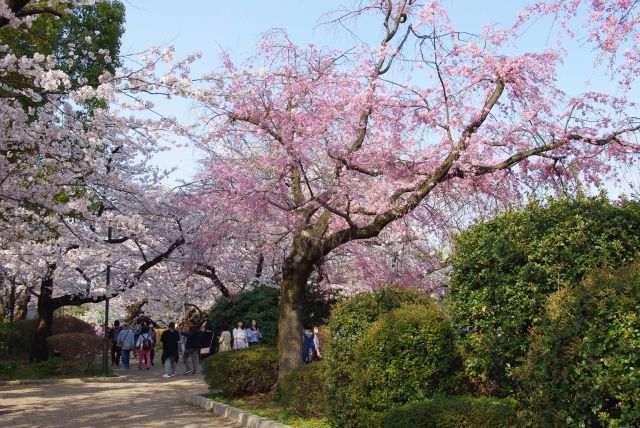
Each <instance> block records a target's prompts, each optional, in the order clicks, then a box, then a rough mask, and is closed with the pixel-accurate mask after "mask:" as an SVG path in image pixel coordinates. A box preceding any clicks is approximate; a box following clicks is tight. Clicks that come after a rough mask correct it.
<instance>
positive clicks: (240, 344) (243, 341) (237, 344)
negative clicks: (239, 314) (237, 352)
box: [233, 320, 249, 349]
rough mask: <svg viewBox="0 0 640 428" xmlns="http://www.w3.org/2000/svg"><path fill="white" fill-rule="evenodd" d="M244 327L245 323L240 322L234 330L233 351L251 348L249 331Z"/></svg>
mask: <svg viewBox="0 0 640 428" xmlns="http://www.w3.org/2000/svg"><path fill="white" fill-rule="evenodd" d="M243 326H244V322H243V321H242V320H238V324H237V327H236V328H234V329H233V349H244V348H247V347H248V346H249V342H248V339H247V330H245V329H244V328H243Z"/></svg>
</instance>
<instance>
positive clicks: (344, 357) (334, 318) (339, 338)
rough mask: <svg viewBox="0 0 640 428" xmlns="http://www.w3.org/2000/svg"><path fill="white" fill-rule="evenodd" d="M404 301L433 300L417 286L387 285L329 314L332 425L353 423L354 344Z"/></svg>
mask: <svg viewBox="0 0 640 428" xmlns="http://www.w3.org/2000/svg"><path fill="white" fill-rule="evenodd" d="M404 303H415V304H425V305H430V304H432V299H431V298H430V297H429V296H428V295H426V294H425V293H422V292H420V291H418V290H414V289H407V288H400V287H386V288H383V289H381V290H378V291H376V292H374V293H363V294H359V295H357V296H354V297H352V298H350V299H347V300H343V301H341V302H339V303H338V304H337V305H336V306H335V307H334V309H333V311H332V314H331V317H330V318H329V329H330V332H331V334H330V342H329V346H328V347H327V349H325V350H326V351H327V352H326V354H324V355H325V358H326V360H327V364H328V365H327V400H328V410H329V417H330V419H331V420H332V423H333V424H334V425H335V426H340V427H343V426H344V427H352V426H355V423H356V422H354V421H355V418H356V413H357V408H355V407H354V406H353V403H354V402H356V400H357V399H358V396H359V393H358V391H357V390H356V389H355V388H354V386H355V374H356V372H357V370H358V369H357V363H356V344H357V342H358V341H359V340H360V339H362V338H363V337H364V336H365V334H366V332H367V330H368V329H369V327H370V326H371V324H373V323H374V322H375V321H376V320H378V318H379V317H380V316H381V315H383V314H385V313H387V312H389V311H391V310H393V309H396V308H398V307H400V306H401V305H402V304H404Z"/></svg>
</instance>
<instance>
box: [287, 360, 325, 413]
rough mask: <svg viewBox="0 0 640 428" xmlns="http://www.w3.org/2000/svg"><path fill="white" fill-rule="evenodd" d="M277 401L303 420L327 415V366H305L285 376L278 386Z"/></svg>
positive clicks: (319, 363)
mask: <svg viewBox="0 0 640 428" xmlns="http://www.w3.org/2000/svg"><path fill="white" fill-rule="evenodd" d="M274 399H275V401H276V402H277V403H278V404H280V405H281V406H283V407H285V408H286V409H287V410H289V411H291V412H293V413H295V414H296V415H298V416H300V417H303V418H309V417H311V418H313V417H324V416H326V415H327V402H326V400H327V365H326V363H325V362H324V361H320V362H315V363H311V364H304V365H302V366H300V367H298V368H296V369H294V370H291V371H290V372H289V373H287V374H285V375H284V376H283V378H282V379H280V381H279V382H278V385H277V386H276V391H275V394H274Z"/></svg>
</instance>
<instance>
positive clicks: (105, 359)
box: [102, 201, 115, 377]
mask: <svg viewBox="0 0 640 428" xmlns="http://www.w3.org/2000/svg"><path fill="white" fill-rule="evenodd" d="M103 209H104V210H105V211H111V210H115V207H114V206H113V204H112V203H111V202H109V201H105V203H104V204H103ZM110 242H111V222H109V227H108V228H107V244H109V243H110ZM110 286H111V261H110V260H108V259H107V287H106V290H105V291H106V293H107V298H106V299H105V301H104V329H103V330H104V346H103V348H102V376H104V377H107V371H108V370H109V287H110Z"/></svg>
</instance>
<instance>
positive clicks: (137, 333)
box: [131, 320, 142, 358]
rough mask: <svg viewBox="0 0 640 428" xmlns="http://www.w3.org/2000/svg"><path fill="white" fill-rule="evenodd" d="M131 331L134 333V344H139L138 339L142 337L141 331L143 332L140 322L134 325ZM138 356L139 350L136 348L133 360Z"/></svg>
mask: <svg viewBox="0 0 640 428" xmlns="http://www.w3.org/2000/svg"><path fill="white" fill-rule="evenodd" d="M131 330H132V332H133V341H134V343H138V338H139V337H140V331H141V330H142V328H141V327H140V321H138V320H136V321H135V322H134V323H133V326H131ZM137 356H138V348H137V347H134V348H133V358H135V357H137Z"/></svg>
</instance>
